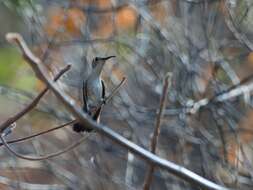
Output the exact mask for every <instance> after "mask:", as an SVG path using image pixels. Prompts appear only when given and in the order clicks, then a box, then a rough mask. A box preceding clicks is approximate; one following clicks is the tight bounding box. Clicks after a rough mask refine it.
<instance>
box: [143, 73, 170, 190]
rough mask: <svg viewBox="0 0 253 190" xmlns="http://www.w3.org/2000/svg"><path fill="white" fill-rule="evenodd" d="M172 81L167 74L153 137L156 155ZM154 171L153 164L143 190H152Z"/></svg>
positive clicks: (152, 141)
mask: <svg viewBox="0 0 253 190" xmlns="http://www.w3.org/2000/svg"><path fill="white" fill-rule="evenodd" d="M170 79H171V75H170V74H167V76H166V77H165V80H164V85H163V92H162V96H161V99H160V106H159V112H158V115H157V118H156V124H155V128H154V133H153V136H152V139H151V152H152V153H154V154H155V152H156V145H157V142H158V137H159V134H160V126H161V120H162V117H163V111H164V108H165V107H166V104H167V96H168V89H169V84H170ZM154 169H155V166H154V164H151V165H150V167H149V169H148V172H147V175H146V178H145V181H144V185H143V190H149V189H150V185H151V183H152V177H153V172H154Z"/></svg>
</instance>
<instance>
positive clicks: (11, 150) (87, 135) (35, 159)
mask: <svg viewBox="0 0 253 190" xmlns="http://www.w3.org/2000/svg"><path fill="white" fill-rule="evenodd" d="M89 136H90V133H89V134H86V135H85V136H83V137H82V138H80V139H79V140H78V141H77V142H74V143H73V144H71V145H70V146H68V147H66V148H65V149H63V150H60V151H58V152H54V153H51V154H48V155H46V156H41V157H28V156H24V155H22V154H19V153H17V152H16V151H15V150H13V149H12V148H11V147H10V145H8V143H7V141H6V140H5V138H4V136H3V135H0V139H1V141H2V143H3V145H4V146H5V147H6V148H7V150H9V151H10V152H11V153H12V154H14V155H15V156H16V157H18V158H21V159H24V160H30V161H41V160H46V159H49V158H53V157H56V156H59V155H61V154H64V153H66V152H68V151H70V150H72V149H74V148H75V147H77V146H79V145H80V144H81V143H82V142H83V141H85V140H86V139H87V137H89Z"/></svg>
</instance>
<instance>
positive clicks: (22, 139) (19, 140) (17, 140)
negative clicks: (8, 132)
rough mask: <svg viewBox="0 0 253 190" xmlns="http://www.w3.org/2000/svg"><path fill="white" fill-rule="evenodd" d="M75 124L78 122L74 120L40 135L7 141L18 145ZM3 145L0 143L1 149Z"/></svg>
mask: <svg viewBox="0 0 253 190" xmlns="http://www.w3.org/2000/svg"><path fill="white" fill-rule="evenodd" d="M75 122H77V121H76V120H72V121H70V122H67V123H64V124H62V125H60V126H57V127H54V128H52V129H48V130H45V131H42V132H39V133H36V134H33V135H30V136H27V137H23V138H18V139H15V140H11V141H7V143H8V144H13V143H18V142H23V141H26V140H29V139H31V138H34V137H38V136H40V135H44V134H47V133H50V132H52V131H55V130H58V129H61V128H63V127H66V126H68V125H72V124H74V123H75ZM3 145H4V144H3V143H0V147H1V146H3Z"/></svg>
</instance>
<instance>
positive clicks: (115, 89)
mask: <svg viewBox="0 0 253 190" xmlns="http://www.w3.org/2000/svg"><path fill="white" fill-rule="evenodd" d="M125 81H126V78H125V77H123V79H122V80H121V82H120V83H119V84H118V85H117V86H116V87H115V88H114V89H113V90H112V92H111V93H110V94H109V96H107V97H105V99H104V101H101V102H100V103H99V104H98V106H97V109H96V111H97V110H98V109H100V108H101V107H102V106H103V105H104V104H106V103H107V102H109V101H110V100H111V99H112V97H113V96H114V95H115V94H116V93H117V92H118V90H119V89H120V87H121V86H122V85H123V84H124V83H125ZM96 111H95V112H96Z"/></svg>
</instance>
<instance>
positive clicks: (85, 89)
mask: <svg viewBox="0 0 253 190" xmlns="http://www.w3.org/2000/svg"><path fill="white" fill-rule="evenodd" d="M82 91H83V111H85V112H88V105H87V97H88V95H87V82H86V81H84V82H83V90H82Z"/></svg>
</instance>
